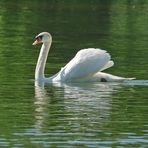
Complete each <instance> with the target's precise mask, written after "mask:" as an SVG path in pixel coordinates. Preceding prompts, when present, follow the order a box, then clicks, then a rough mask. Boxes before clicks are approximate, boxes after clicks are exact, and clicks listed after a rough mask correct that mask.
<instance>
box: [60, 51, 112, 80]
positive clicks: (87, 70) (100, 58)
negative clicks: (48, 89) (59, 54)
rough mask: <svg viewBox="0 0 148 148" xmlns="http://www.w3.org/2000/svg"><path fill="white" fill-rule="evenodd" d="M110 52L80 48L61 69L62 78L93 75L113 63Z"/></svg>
mask: <svg viewBox="0 0 148 148" xmlns="http://www.w3.org/2000/svg"><path fill="white" fill-rule="evenodd" d="M110 58H111V56H110V54H109V53H107V52H106V51H105V50H101V49H95V48H88V49H82V50H80V51H79V52H78V53H77V54H76V56H75V57H74V58H73V59H72V60H71V61H70V62H69V63H68V64H67V65H66V66H65V67H64V68H63V69H62V70H61V72H60V77H61V79H62V80H64V81H65V80H73V79H80V78H83V77H87V76H91V75H93V74H95V73H97V72H99V71H101V70H104V69H106V68H109V67H111V66H112V65H113V62H112V61H110Z"/></svg>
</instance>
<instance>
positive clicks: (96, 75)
mask: <svg viewBox="0 0 148 148" xmlns="http://www.w3.org/2000/svg"><path fill="white" fill-rule="evenodd" d="M38 43H43V44H42V47H41V51H40V54H39V58H38V61H37V65H36V70H35V80H37V81H42V82H48V83H54V82H78V81H80V82H82V81H88V82H90V81H91V82H92V81H93V82H94V81H102V82H108V81H109V82H111V81H123V80H132V79H134V78H124V77H119V76H114V75H111V74H107V73H103V72H101V71H103V70H105V69H107V68H109V67H112V66H113V65H114V62H113V61H111V60H110V59H111V56H110V54H109V53H107V52H106V51H105V50H101V49H95V48H88V49H82V50H80V51H79V52H78V53H77V54H76V55H75V57H74V58H73V59H72V60H71V61H70V62H69V63H68V64H67V65H66V66H65V67H63V68H61V70H60V71H59V72H58V73H57V74H55V75H54V76H52V77H49V78H45V76H44V70H45V64H46V60H47V56H48V51H49V49H50V46H51V43H52V36H51V35H50V34H49V33H48V32H42V33H40V34H38V35H37V36H36V37H35V41H34V43H33V45H36V44H38Z"/></svg>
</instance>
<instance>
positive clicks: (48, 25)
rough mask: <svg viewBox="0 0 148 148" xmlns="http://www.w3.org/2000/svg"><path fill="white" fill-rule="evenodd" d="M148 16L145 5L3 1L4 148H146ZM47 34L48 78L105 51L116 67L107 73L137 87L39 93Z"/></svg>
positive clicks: (73, 87)
mask: <svg viewBox="0 0 148 148" xmlns="http://www.w3.org/2000/svg"><path fill="white" fill-rule="evenodd" d="M147 11H148V2H147V1H144V0H140V1H134V0H133V1H128V0H125V1H115V0H112V1H109V0H108V1H107V0H105V1H101V0H92V1H90V0H85V2H83V1H82V2H80V1H78V0H71V1H68V2H67V1H66V0H62V1H56V0H50V1H49V2H48V1H45V0H43V1H39V0H32V1H30V0H26V1H18V0H13V1H5V0H2V1H0V83H1V87H0V146H1V147H27V148H28V147H64V148H65V147H68V148H69V147H101V146H102V147H117V146H118V147H146V146H147V144H148V141H147V138H148V136H147V131H148V128H147V127H148V123H147V119H148V118H147V96H148V91H147V86H148V81H147V79H148V76H147V70H148V69H147V67H148V62H147V58H148V57H147V55H148V50H147V48H148V44H147V43H148V38H147V36H148V29H147V24H148V19H147V18H148V13H147ZM41 31H49V32H50V33H51V34H52V35H53V45H52V48H51V51H50V54H49V56H48V57H49V58H48V62H47V69H46V73H47V74H49V75H52V74H54V73H56V72H57V71H58V70H59V69H60V67H62V66H64V64H65V63H67V62H68V61H69V60H70V59H71V58H72V57H73V56H74V55H75V54H76V52H77V51H78V50H79V49H82V48H88V47H99V48H102V49H106V50H108V52H110V53H111V55H112V59H113V60H114V61H115V66H114V67H113V68H111V69H109V70H107V72H109V73H113V74H116V75H120V76H125V77H136V78H137V79H138V80H136V81H134V82H132V83H128V82H127V83H124V84H117V83H94V84H86V83H84V84H64V85H61V84H58V85H54V86H52V85H45V86H44V87H43V86H42V87H41V86H38V85H37V86H36V87H34V81H33V79H34V69H35V64H36V60H37V57H38V53H39V48H40V47H39V46H37V47H32V42H33V40H34V39H33V38H34V36H35V35H36V34H38V33H39V32H41ZM141 80H142V81H141Z"/></svg>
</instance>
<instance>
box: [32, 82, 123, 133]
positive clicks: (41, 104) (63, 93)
mask: <svg viewBox="0 0 148 148" xmlns="http://www.w3.org/2000/svg"><path fill="white" fill-rule="evenodd" d="M44 85H45V84H44V83H38V82H35V101H34V104H35V120H36V121H35V127H36V129H38V131H39V129H40V130H41V129H42V127H43V126H44V125H43V124H44V123H45V122H46V118H47V116H48V115H47V114H48V113H49V111H48V109H49V99H50V98H51V97H50V96H49V94H48V93H47V91H48V87H45V86H44ZM50 86H51V84H50ZM52 87H54V88H57V90H56V89H55V91H54V97H55V98H60V99H63V106H64V113H65V114H69V115H70V117H69V118H68V119H67V118H65V119H62V120H71V121H72V122H75V123H76V124H77V125H78V124H80V123H79V122H81V121H82V120H84V122H85V120H87V122H90V123H91V122H92V121H94V122H96V119H97V121H98V120H100V121H101V120H102V119H103V121H104V120H109V117H110V110H111V103H112V98H111V96H112V93H113V92H114V91H116V90H118V89H119V88H120V87H121V85H120V84H119V83H93V84H87V83H81V84H80V83H79V84H78V83H76V84H63V83H62V84H61V83H56V84H52ZM86 118H87V119H86ZM56 120H58V119H56ZM71 121H69V122H71ZM99 124H101V122H100V123H99Z"/></svg>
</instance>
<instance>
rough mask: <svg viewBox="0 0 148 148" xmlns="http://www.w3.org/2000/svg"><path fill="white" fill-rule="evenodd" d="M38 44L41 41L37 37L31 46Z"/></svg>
mask: <svg viewBox="0 0 148 148" xmlns="http://www.w3.org/2000/svg"><path fill="white" fill-rule="evenodd" d="M39 43H41V39H40V38H39V37H37V38H35V41H34V42H33V44H32V45H37V44H39Z"/></svg>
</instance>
